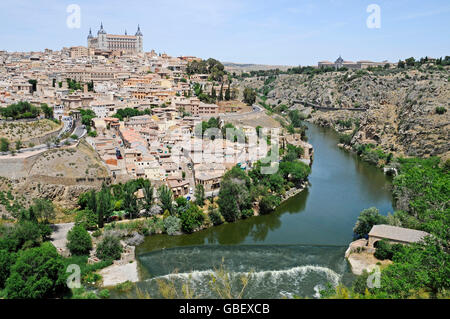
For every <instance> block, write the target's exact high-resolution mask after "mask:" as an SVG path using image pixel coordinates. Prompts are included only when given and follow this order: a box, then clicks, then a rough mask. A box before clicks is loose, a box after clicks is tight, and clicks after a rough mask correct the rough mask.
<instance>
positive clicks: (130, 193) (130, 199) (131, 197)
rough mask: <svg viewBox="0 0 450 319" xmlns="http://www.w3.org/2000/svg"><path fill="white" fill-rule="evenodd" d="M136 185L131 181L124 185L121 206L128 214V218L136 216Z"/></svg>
mask: <svg viewBox="0 0 450 319" xmlns="http://www.w3.org/2000/svg"><path fill="white" fill-rule="evenodd" d="M136 191H137V187H136V185H134V184H132V183H127V184H125V185H124V194H123V207H124V209H125V210H126V211H127V212H128V214H130V218H131V219H133V218H136V217H137V214H138V210H139V209H138V202H137V197H136V194H135V193H136Z"/></svg>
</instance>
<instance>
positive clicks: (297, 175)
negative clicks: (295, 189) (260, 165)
mask: <svg viewBox="0 0 450 319" xmlns="http://www.w3.org/2000/svg"><path fill="white" fill-rule="evenodd" d="M280 171H281V173H282V174H283V177H284V178H285V179H286V180H291V181H292V182H293V183H294V184H296V185H297V186H299V185H300V184H301V183H302V182H303V181H305V180H306V178H307V177H308V175H309V173H310V172H311V168H310V167H309V166H308V165H306V164H305V163H303V162H300V161H294V162H285V161H283V162H281V163H280Z"/></svg>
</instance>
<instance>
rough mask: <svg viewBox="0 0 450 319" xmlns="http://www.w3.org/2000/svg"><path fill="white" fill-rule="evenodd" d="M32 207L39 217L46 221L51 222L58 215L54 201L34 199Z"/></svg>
mask: <svg viewBox="0 0 450 319" xmlns="http://www.w3.org/2000/svg"><path fill="white" fill-rule="evenodd" d="M32 209H33V211H34V213H35V214H36V217H37V218H40V219H43V220H44V221H45V222H47V223H48V222H49V220H50V219H53V218H55V217H56V213H55V205H54V204H53V202H52V201H50V200H48V199H43V198H35V199H33V205H32Z"/></svg>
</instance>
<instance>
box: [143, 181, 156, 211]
mask: <svg viewBox="0 0 450 319" xmlns="http://www.w3.org/2000/svg"><path fill="white" fill-rule="evenodd" d="M142 192H143V193H144V199H143V202H142V208H143V209H145V212H146V216H147V215H148V214H150V210H151V208H152V206H153V192H154V189H153V186H152V184H151V183H150V181H147V182H146V183H144V185H143V188H142Z"/></svg>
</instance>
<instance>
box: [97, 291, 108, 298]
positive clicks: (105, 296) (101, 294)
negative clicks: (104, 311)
mask: <svg viewBox="0 0 450 319" xmlns="http://www.w3.org/2000/svg"><path fill="white" fill-rule="evenodd" d="M98 296H99V297H100V298H102V299H109V290H108V289H103V290H101V291H100V292H99V294H98Z"/></svg>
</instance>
